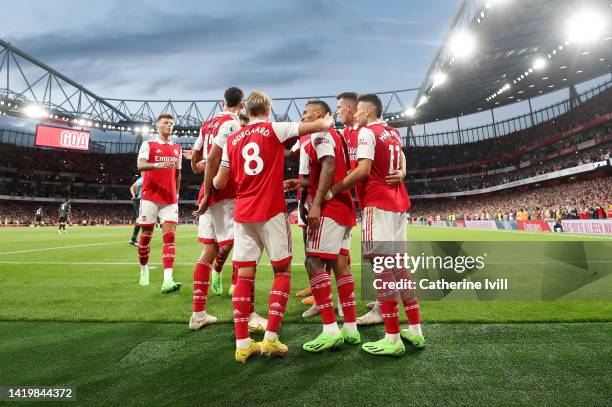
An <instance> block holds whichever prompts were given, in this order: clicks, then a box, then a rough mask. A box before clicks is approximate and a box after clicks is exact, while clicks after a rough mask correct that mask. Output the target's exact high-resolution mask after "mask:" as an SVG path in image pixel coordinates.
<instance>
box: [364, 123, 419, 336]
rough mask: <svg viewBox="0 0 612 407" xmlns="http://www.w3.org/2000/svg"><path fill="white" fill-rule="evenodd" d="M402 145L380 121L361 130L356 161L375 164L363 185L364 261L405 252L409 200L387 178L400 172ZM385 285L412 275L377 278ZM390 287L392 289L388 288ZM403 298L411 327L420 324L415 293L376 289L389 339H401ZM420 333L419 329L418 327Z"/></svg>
mask: <svg viewBox="0 0 612 407" xmlns="http://www.w3.org/2000/svg"><path fill="white" fill-rule="evenodd" d="M401 154H402V144H401V141H400V136H399V132H398V131H397V130H396V129H394V128H393V127H391V126H388V125H387V124H386V123H385V122H384V121H382V120H378V121H376V122H373V123H370V124H369V125H367V126H365V127H363V128H361V130H360V131H359V145H358V147H357V159H364V158H367V159H370V160H372V167H371V170H370V175H369V176H368V178H367V179H366V181H365V183H364V184H363V196H362V199H363V221H362V229H361V231H362V236H361V239H362V252H363V256H364V257H365V258H368V257H373V256H375V255H394V254H395V253H405V252H406V243H407V239H406V218H405V213H406V211H407V210H408V209H410V199H409V197H408V192H407V191H406V186H405V185H404V183H400V184H399V185H395V186H392V185H389V184H387V182H386V181H385V177H386V176H387V175H389V174H392V173H393V172H394V171H395V170H399V169H401ZM376 277H377V278H378V279H380V280H382V281H383V283H384V282H387V283H393V282H397V281H399V280H407V281H409V280H410V272H409V271H408V270H406V269H402V268H398V269H396V268H392V269H389V270H384V271H383V272H381V273H378V274H377V276H376ZM387 287H390V285H387ZM398 294H399V296H400V297H401V299H402V303H403V305H404V310H405V312H406V315H407V318H408V324H409V325H410V326H417V325H419V323H420V313H419V302H418V299H417V298H416V297H415V296H414V291H413V290H407V289H401V290H396V289H390V288H384V286H383V288H381V289H377V292H376V295H377V298H378V303H379V305H380V313H381V315H382V317H383V321H384V323H385V332H386V334H387V335H393V336H397V337H399V332H400V325H399V313H398V302H397V296H398ZM418 329H419V331H420V325H419V327H418Z"/></svg>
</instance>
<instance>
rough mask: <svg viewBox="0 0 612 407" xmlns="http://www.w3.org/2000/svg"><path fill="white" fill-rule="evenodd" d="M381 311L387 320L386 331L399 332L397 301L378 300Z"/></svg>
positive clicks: (389, 332) (384, 319)
mask: <svg viewBox="0 0 612 407" xmlns="http://www.w3.org/2000/svg"><path fill="white" fill-rule="evenodd" d="M378 303H379V304H380V313H381V314H382V317H383V321H384V322H385V332H386V333H388V334H398V333H399V332H400V324H399V314H398V311H397V301H395V300H394V301H388V300H385V301H378Z"/></svg>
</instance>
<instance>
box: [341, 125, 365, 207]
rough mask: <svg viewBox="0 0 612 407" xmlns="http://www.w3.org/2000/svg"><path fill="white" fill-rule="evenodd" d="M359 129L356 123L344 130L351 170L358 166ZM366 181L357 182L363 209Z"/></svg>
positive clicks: (356, 185)
mask: <svg viewBox="0 0 612 407" xmlns="http://www.w3.org/2000/svg"><path fill="white" fill-rule="evenodd" d="M359 130H360V127H359V126H358V125H357V124H355V125H354V126H352V127H345V128H344V130H342V136H343V137H344V142H345V143H346V149H347V151H348V155H349V160H350V162H351V170H354V169H355V168H356V167H357V163H358V162H359V161H358V160H357V145H358V144H359ZM364 184H365V182H359V183H357V184H355V194H356V196H357V203H358V204H359V208H361V209H363V201H362V196H363V185H364Z"/></svg>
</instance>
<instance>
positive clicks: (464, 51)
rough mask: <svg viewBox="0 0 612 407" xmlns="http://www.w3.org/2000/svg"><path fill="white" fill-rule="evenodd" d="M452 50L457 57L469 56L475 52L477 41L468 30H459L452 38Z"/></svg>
mask: <svg viewBox="0 0 612 407" xmlns="http://www.w3.org/2000/svg"><path fill="white" fill-rule="evenodd" d="M449 45H450V51H451V53H452V54H453V56H454V57H456V58H467V57H469V56H470V55H472V54H473V53H474V50H475V49H476V41H475V40H474V36H473V35H472V34H470V33H469V32H467V31H459V32H457V33H455V35H453V37H452V38H451V40H450V43H449Z"/></svg>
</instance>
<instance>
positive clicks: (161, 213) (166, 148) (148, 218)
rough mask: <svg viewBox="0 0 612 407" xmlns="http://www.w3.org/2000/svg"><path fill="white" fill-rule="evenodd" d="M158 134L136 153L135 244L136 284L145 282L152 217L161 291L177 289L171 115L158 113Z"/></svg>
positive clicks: (176, 181) (175, 154) (177, 153)
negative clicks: (157, 229) (139, 177)
mask: <svg viewBox="0 0 612 407" xmlns="http://www.w3.org/2000/svg"><path fill="white" fill-rule="evenodd" d="M156 127H157V131H158V133H159V134H158V136H157V138H156V139H155V140H151V141H145V142H143V143H142V145H141V146H140V151H139V152H138V170H139V171H143V172H144V173H143V178H144V179H143V183H142V196H141V201H140V211H139V214H138V224H139V225H140V227H141V228H142V232H141V235H140V241H139V243H138V257H139V258H140V285H148V284H149V269H148V266H147V264H148V263H149V253H150V251H151V237H152V235H153V228H154V226H155V223H156V220H157V218H158V217H159V219H160V223H161V225H162V239H163V242H164V243H163V245H162V262H163V265H164V282H163V284H162V289H161V291H162V293H170V292H173V291H177V290H179V289H180V288H181V283H178V282H175V281H174V280H173V278H172V269H173V266H174V255H175V253H176V249H175V246H174V241H175V233H176V224H177V222H178V196H179V188H180V184H181V161H182V156H181V146H180V145H178V144H174V143H173V142H172V131H173V129H174V117H173V116H172V115H170V114H161V115H159V116H158V118H157V122H156Z"/></svg>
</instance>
